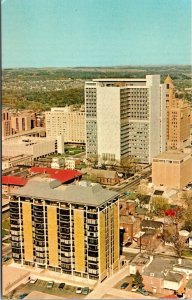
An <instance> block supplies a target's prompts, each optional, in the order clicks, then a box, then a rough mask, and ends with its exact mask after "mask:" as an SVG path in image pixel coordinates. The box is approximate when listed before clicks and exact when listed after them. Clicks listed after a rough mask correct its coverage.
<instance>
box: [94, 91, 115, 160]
mask: <svg viewBox="0 0 192 300" xmlns="http://www.w3.org/2000/svg"><path fill="white" fill-rule="evenodd" d="M97 133H98V155H99V156H102V154H103V153H110V154H115V159H116V160H120V159H121V149H120V88H119V87H97Z"/></svg>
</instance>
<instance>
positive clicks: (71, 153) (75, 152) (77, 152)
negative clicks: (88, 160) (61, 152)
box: [65, 148, 84, 155]
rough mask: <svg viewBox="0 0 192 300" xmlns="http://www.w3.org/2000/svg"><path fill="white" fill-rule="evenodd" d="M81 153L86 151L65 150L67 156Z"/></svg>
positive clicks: (79, 149)
mask: <svg viewBox="0 0 192 300" xmlns="http://www.w3.org/2000/svg"><path fill="white" fill-rule="evenodd" d="M81 152H84V150H83V149H81V148H65V154H66V155H75V154H79V153H81Z"/></svg>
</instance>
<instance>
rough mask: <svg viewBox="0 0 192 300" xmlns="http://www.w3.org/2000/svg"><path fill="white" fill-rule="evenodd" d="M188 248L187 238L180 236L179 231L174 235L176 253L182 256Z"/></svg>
mask: <svg viewBox="0 0 192 300" xmlns="http://www.w3.org/2000/svg"><path fill="white" fill-rule="evenodd" d="M185 248H186V238H185V237H184V236H180V235H179V232H178V233H177V234H176V235H175V237H174V250H175V253H176V255H177V256H178V257H179V258H181V257H182V255H183V252H184V250H185Z"/></svg>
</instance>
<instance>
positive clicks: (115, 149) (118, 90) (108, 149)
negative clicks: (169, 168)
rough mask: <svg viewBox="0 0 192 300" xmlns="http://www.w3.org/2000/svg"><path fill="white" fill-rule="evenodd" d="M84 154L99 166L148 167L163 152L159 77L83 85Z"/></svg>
mask: <svg viewBox="0 0 192 300" xmlns="http://www.w3.org/2000/svg"><path fill="white" fill-rule="evenodd" d="M85 102H86V104H85V110H86V154H87V157H97V158H98V159H99V161H100V162H102V161H103V162H106V161H117V162H120V161H121V160H123V159H124V158H126V157H133V158H137V159H138V160H139V161H140V162H142V163H150V162H151V161H152V157H154V156H156V155H158V154H159V153H160V152H163V151H165V145H166V91H165V85H164V84H160V75H147V76H146V78H144V79H94V80H92V81H89V82H86V83H85Z"/></svg>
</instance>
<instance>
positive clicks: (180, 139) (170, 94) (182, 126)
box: [165, 75, 190, 150]
mask: <svg viewBox="0 0 192 300" xmlns="http://www.w3.org/2000/svg"><path fill="white" fill-rule="evenodd" d="M165 84H166V112H167V128H166V145H167V150H170V149H180V150H181V149H183V148H184V147H186V146H188V145H189V143H190V108H189V104H188V102H187V101H185V100H182V99H178V98H177V97H176V95H175V87H174V84H173V80H172V79H171V77H170V76H169V75H168V76H167V78H166V79H165Z"/></svg>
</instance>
